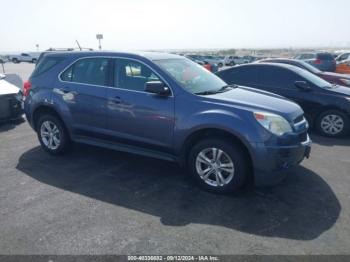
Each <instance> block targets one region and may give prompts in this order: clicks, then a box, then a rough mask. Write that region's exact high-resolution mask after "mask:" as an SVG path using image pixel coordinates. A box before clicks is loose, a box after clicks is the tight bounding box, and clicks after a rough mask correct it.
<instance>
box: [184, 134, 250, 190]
mask: <svg viewBox="0 0 350 262" xmlns="http://www.w3.org/2000/svg"><path fill="white" fill-rule="evenodd" d="M188 168H189V171H190V174H191V175H192V177H193V178H194V180H195V181H196V182H197V183H198V184H199V185H200V186H201V187H202V188H204V189H206V190H208V191H211V192H214V193H230V192H233V191H236V190H238V189H239V188H241V187H242V186H243V184H244V182H245V180H246V178H247V176H248V174H247V172H248V161H247V159H246V158H245V156H244V154H242V150H241V148H240V147H239V146H236V145H234V144H232V141H226V140H219V139H206V140H202V141H200V142H199V143H197V144H196V145H195V146H194V147H193V148H192V150H191V152H190V154H189V158H188Z"/></svg>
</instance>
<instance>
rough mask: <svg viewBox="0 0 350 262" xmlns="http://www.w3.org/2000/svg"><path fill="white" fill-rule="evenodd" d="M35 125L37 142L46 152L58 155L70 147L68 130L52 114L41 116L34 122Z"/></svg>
mask: <svg viewBox="0 0 350 262" xmlns="http://www.w3.org/2000/svg"><path fill="white" fill-rule="evenodd" d="M36 127H37V135H38V139H39V142H40V144H41V147H42V148H43V149H44V150H45V151H46V152H48V153H50V154H52V155H60V154H64V153H66V152H67V151H68V150H69V149H70V145H71V141H70V138H69V135H68V132H67V130H66V128H65V126H64V124H63V123H62V121H61V120H60V119H59V118H57V117H56V116H54V115H52V114H45V115H43V116H41V117H40V118H39V119H38V121H37V123H36ZM55 127H56V128H55ZM44 132H45V134H44ZM50 133H51V138H50ZM46 134H47V135H46Z"/></svg>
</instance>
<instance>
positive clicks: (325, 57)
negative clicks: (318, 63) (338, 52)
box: [317, 53, 334, 60]
mask: <svg viewBox="0 0 350 262" xmlns="http://www.w3.org/2000/svg"><path fill="white" fill-rule="evenodd" d="M317 58H318V59H321V60H333V59H334V57H333V56H332V54H328V53H321V54H317Z"/></svg>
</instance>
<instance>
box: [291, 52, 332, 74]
mask: <svg viewBox="0 0 350 262" xmlns="http://www.w3.org/2000/svg"><path fill="white" fill-rule="evenodd" d="M294 59H298V60H303V61H305V62H308V63H310V64H311V65H313V66H315V67H317V68H318V69H320V70H321V71H327V72H335V69H336V66H337V64H336V61H335V58H334V56H333V55H332V54H330V53H326V52H321V53H302V54H298V55H296V56H295V57H294Z"/></svg>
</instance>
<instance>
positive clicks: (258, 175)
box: [253, 135, 312, 186]
mask: <svg viewBox="0 0 350 262" xmlns="http://www.w3.org/2000/svg"><path fill="white" fill-rule="evenodd" d="M311 144H312V141H311V140H310V138H309V136H308V135H307V140H306V141H305V142H302V143H299V144H297V145H292V146H266V145H264V144H260V143H258V144H255V145H254V148H255V158H254V160H253V161H254V163H253V165H254V182H255V185H256V186H268V185H273V184H276V183H278V182H280V181H281V180H282V179H283V178H285V176H286V174H287V173H288V171H289V170H290V169H292V168H293V167H295V166H297V165H298V164H299V163H300V162H301V161H303V160H304V158H305V157H306V158H308V157H309V156H310V152H311Z"/></svg>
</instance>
